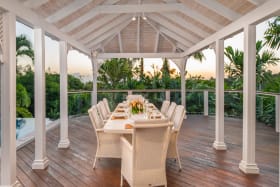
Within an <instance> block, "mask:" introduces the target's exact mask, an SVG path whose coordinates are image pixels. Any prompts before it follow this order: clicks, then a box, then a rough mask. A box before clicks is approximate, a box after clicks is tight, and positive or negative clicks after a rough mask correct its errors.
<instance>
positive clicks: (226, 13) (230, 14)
mask: <svg viewBox="0 0 280 187" xmlns="http://www.w3.org/2000/svg"><path fill="white" fill-rule="evenodd" d="M196 2H197V3H199V4H201V5H202V6H204V7H206V8H208V9H210V10H212V11H214V12H216V13H217V14H219V15H221V16H223V17H225V18H227V19H228V20H231V21H233V20H236V19H238V18H239V17H241V14H239V13H237V12H235V11H233V10H232V9H230V8H228V7H226V6H224V5H222V4H221V3H218V2H217V1H216V0H212V1H209V0H196Z"/></svg>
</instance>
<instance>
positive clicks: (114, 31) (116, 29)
mask: <svg viewBox="0 0 280 187" xmlns="http://www.w3.org/2000/svg"><path fill="white" fill-rule="evenodd" d="M130 22H131V19H129V20H128V21H126V22H123V23H122V24H119V25H118V26H116V27H114V28H113V29H111V30H109V31H108V32H106V33H104V34H103V35H101V36H100V37H98V38H97V39H96V40H93V41H90V42H89V43H87V44H86V46H87V47H89V48H92V47H94V46H96V45H98V44H99V43H101V42H103V41H104V40H106V39H107V38H109V37H111V36H113V35H116V34H118V33H119V32H121V30H123V29H124V28H125V27H127V25H129V23H130Z"/></svg>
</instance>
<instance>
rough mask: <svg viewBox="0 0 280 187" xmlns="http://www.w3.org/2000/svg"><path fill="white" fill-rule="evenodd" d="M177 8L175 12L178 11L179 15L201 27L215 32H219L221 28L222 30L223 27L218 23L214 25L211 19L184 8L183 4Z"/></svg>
mask: <svg viewBox="0 0 280 187" xmlns="http://www.w3.org/2000/svg"><path fill="white" fill-rule="evenodd" d="M177 8H178V9H177V10H178V11H180V12H181V13H183V14H185V15H187V16H189V17H191V18H193V19H194V20H196V21H198V22H200V23H202V24H203V25H205V26H206V27H209V28H211V29H212V30H214V31H217V30H220V29H221V28H223V26H222V25H220V24H219V23H216V22H215V21H213V20H212V19H210V18H208V17H206V16H204V15H202V14H201V13H200V12H197V11H195V10H193V9H191V8H189V7H187V6H185V5H184V4H183V5H181V6H177Z"/></svg>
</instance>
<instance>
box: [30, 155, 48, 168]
mask: <svg viewBox="0 0 280 187" xmlns="http://www.w3.org/2000/svg"><path fill="white" fill-rule="evenodd" d="M48 165H49V160H48V159H47V157H45V158H44V159H43V160H34V161H33V163H32V169H45V168H46V167H48Z"/></svg>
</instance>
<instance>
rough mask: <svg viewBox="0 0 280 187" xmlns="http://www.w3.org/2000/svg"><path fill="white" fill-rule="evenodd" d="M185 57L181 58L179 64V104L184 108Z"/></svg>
mask: <svg viewBox="0 0 280 187" xmlns="http://www.w3.org/2000/svg"><path fill="white" fill-rule="evenodd" d="M187 59H188V58H187V57H185V58H182V60H181V64H180V76H181V104H182V105H183V106H184V107H185V110H187V108H186V77H185V70H186V63H187Z"/></svg>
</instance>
